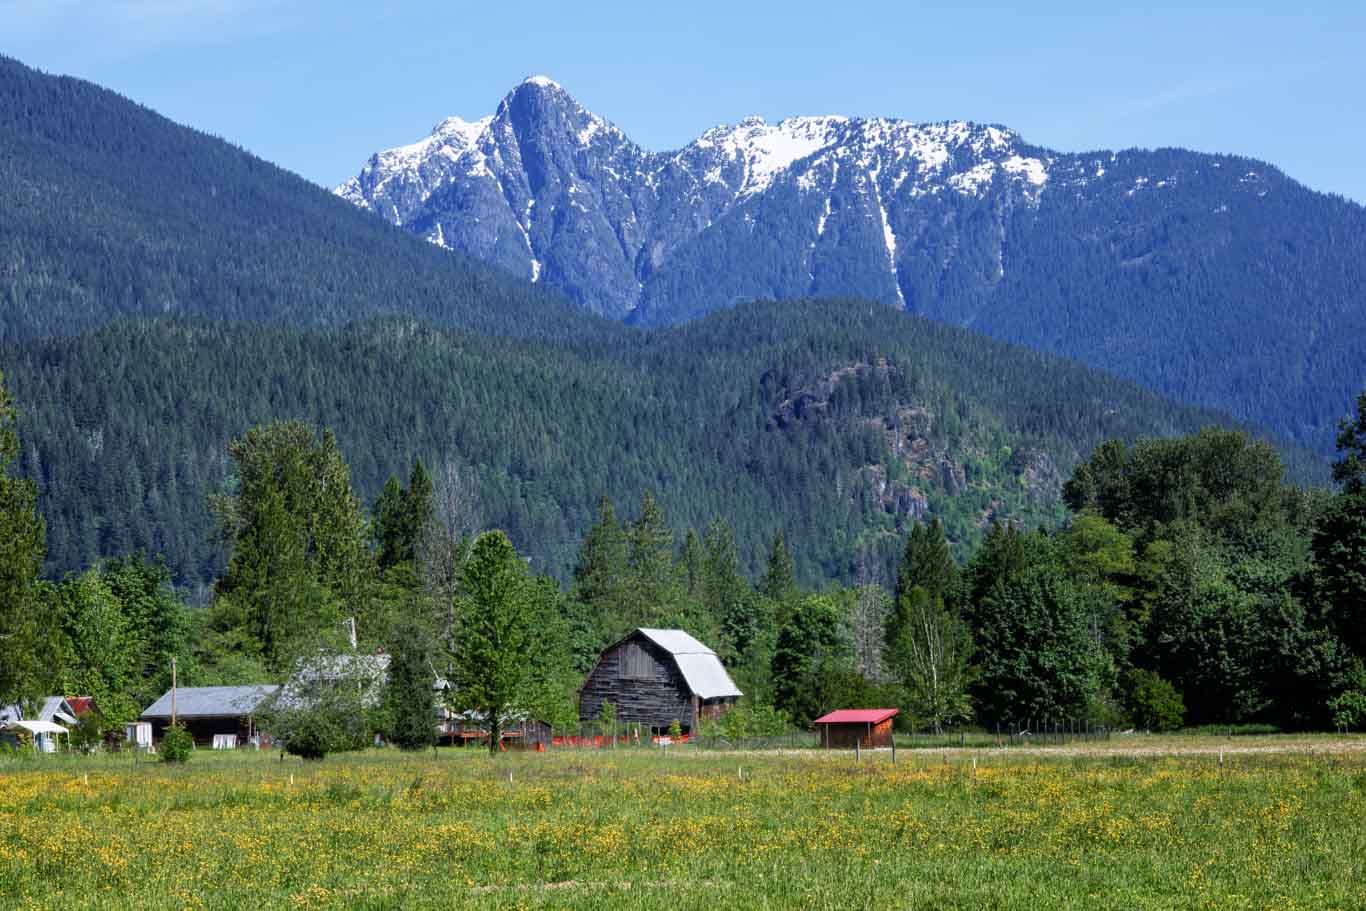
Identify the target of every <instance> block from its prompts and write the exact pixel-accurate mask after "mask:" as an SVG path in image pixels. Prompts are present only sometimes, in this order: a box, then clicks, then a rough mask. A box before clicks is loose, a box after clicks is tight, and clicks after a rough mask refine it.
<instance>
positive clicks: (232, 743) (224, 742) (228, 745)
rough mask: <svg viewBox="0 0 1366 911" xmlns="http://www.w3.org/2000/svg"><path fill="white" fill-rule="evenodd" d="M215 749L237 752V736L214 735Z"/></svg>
mask: <svg viewBox="0 0 1366 911" xmlns="http://www.w3.org/2000/svg"><path fill="white" fill-rule="evenodd" d="M213 748H214V749H215V750H235V749H237V735H236V734H214V735H213Z"/></svg>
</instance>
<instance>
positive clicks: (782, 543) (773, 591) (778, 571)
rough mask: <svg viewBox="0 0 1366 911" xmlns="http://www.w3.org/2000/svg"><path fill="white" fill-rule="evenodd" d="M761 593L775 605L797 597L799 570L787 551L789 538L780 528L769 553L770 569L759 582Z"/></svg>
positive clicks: (765, 571)
mask: <svg viewBox="0 0 1366 911" xmlns="http://www.w3.org/2000/svg"><path fill="white" fill-rule="evenodd" d="M759 591H760V592H761V593H762V594H763V595H764V596H765V597H767V598H768V599H769V600H771V601H773V602H774V603H775V604H787V603H789V602H791V600H792V599H793V598H795V597H796V595H797V570H796V566H795V564H794V563H793V562H792V554H791V553H789V552H788V550H787V536H786V535H785V534H784V533H783V530H782V529H781V528H780V529H778V531H777V532H776V533H774V535H773V544H772V546H771V547H770V548H769V552H768V568H767V569H766V570H764V577H763V579H762V580H760V582H759Z"/></svg>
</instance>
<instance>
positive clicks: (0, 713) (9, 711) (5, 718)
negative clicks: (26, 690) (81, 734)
mask: <svg viewBox="0 0 1366 911" xmlns="http://www.w3.org/2000/svg"><path fill="white" fill-rule="evenodd" d="M69 708H70V705H68V704H67V701H66V699H64V698H62V697H61V696H47V697H45V698H44V699H43V701H42V703H41V704H40V705H39V707H38V711H37V712H35V713H34V715H33V717H32V718H29V719H24V713H23V710H22V709H21V707H20V706H19V704H18V703H17V702H16V703H14V704H12V705H0V722H15V721H20V720H28V721H52V720H53V719H56V720H58V721H69V722H70V723H75V721H76V719H75V718H72V717H71V716H72V714H73V713H72V712H70V711H68V709H69Z"/></svg>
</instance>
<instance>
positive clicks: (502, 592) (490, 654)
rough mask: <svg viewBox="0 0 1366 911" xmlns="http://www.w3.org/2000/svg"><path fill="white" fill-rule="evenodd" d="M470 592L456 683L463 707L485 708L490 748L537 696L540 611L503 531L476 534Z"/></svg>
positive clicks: (468, 572) (465, 579)
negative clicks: (513, 716) (535, 663)
mask: <svg viewBox="0 0 1366 911" xmlns="http://www.w3.org/2000/svg"><path fill="white" fill-rule="evenodd" d="M462 589H463V590H464V592H465V596H464V603H463V612H462V616H461V623H460V638H459V642H458V644H457V646H456V651H455V655H454V656H453V659H454V660H453V662H452V679H451V683H452V684H453V685H454V687H455V699H456V700H457V702H458V703H459V705H460V707H462V708H465V709H468V710H474V711H478V712H480V713H482V714H483V715H484V716H485V718H486V720H487V724H488V728H489V749H490V751H491V752H494V753H496V752H497V751H498V748H499V746H500V744H501V743H502V734H503V726H504V723H505V722H506V721H507V720H508V718H509V716H510V715H511V714H512V713H513V712H516V711H524V710H525V709H526V708H527V707H528V703H529V701H530V700H531V699H532V698H533V697H534V695H535V693H534V689H533V687H534V684H535V682H536V679H535V675H534V674H533V668H532V662H533V661H535V660H536V658H537V656H536V655H534V654H532V652H533V649H532V648H531V646H532V644H533V642H534V639H535V636H534V626H535V619H536V618H535V616H534V614H535V612H534V610H533V603H532V601H533V592H532V590H531V581H530V580H529V579H528V578H527V571H526V563H525V562H523V560H522V559H521V558H520V557H519V556H517V551H516V549H515V548H513V546H512V542H511V541H509V540H508V537H507V535H506V534H504V533H503V532H501V531H486V532H484V533H483V534H481V535H479V537H477V538H475V540H474V545H473V547H472V548H471V549H470V556H469V559H468V560H466V561H465V566H464V571H463V573H462Z"/></svg>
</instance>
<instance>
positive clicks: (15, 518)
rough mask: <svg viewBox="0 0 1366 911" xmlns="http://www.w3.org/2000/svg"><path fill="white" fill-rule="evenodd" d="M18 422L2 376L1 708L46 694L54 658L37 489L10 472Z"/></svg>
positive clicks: (0, 481) (42, 528)
mask: <svg viewBox="0 0 1366 911" xmlns="http://www.w3.org/2000/svg"><path fill="white" fill-rule="evenodd" d="M14 423H15V409H14V404H13V402H12V401H11V399H10V397H9V393H8V392H7V391H6V390H5V382H4V374H3V373H0V705H7V704H9V703H11V702H14V701H17V700H21V699H23V700H27V699H33V698H36V697H38V696H40V695H42V689H43V687H44V683H45V680H44V678H45V676H46V674H47V672H48V671H49V670H50V669H51V667H52V664H53V657H54V656H53V651H52V641H51V636H50V632H49V628H48V623H47V621H46V618H44V617H43V614H42V609H41V605H40V604H39V601H38V574H39V573H40V572H41V570H42V567H43V556H44V552H45V551H44V525H43V520H42V518H41V517H39V515H38V509H37V501H38V489H37V485H35V484H34V483H33V482H32V481H28V480H24V479H22V478H16V477H13V476H12V475H11V473H10V472H11V468H12V465H13V462H14V460H15V459H16V458H17V457H18V454H19V438H18V435H17V434H16V433H15V430H14Z"/></svg>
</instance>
